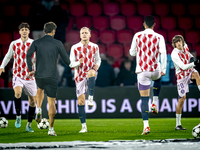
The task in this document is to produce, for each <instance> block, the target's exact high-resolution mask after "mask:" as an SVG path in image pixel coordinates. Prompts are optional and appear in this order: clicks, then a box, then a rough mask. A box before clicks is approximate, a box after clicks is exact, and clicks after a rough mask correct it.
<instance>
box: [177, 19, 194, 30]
mask: <svg viewBox="0 0 200 150" xmlns="http://www.w3.org/2000/svg"><path fill="white" fill-rule="evenodd" d="M178 26H179V28H181V29H184V30H189V29H191V28H192V26H193V19H192V18H191V17H179V18H178Z"/></svg>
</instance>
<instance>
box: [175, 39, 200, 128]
mask: <svg viewBox="0 0 200 150" xmlns="http://www.w3.org/2000/svg"><path fill="white" fill-rule="evenodd" d="M172 46H173V47H174V49H173V51H172V53H171V57H172V61H173V63H174V66H175V69H176V76H177V90H178V105H177V107H176V127H175V130H186V129H185V128H184V127H182V125H181V114H182V109H183V104H184V101H185V99H186V93H188V92H189V87H188V84H190V83H191V80H190V79H194V80H196V84H197V86H198V89H199V90H200V77H199V73H198V71H197V70H195V69H194V68H193V67H194V66H195V65H196V64H197V63H199V60H196V61H194V57H193V55H192V54H190V52H189V48H188V46H187V44H186V43H185V41H184V38H183V37H182V36H181V35H176V36H174V37H173V39H172Z"/></svg>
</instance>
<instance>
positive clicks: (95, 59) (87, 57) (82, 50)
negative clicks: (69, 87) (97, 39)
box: [69, 42, 101, 83]
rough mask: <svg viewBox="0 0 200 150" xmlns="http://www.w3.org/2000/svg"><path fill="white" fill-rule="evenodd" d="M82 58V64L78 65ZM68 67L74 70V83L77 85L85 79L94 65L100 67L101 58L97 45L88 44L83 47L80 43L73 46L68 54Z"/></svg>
mask: <svg viewBox="0 0 200 150" xmlns="http://www.w3.org/2000/svg"><path fill="white" fill-rule="evenodd" d="M80 58H84V62H83V63H81V64H80V63H79V59H80ZM70 62H71V63H70V65H69V66H70V67H71V68H75V74H74V78H75V82H76V83H78V82H80V81H82V80H83V79H84V78H85V77H87V72H88V71H89V70H91V69H93V67H94V65H95V64H97V65H98V66H100V64H101V58H100V56H99V47H98V45H97V44H94V43H92V42H89V43H88V45H84V44H82V43H81V42H79V43H77V44H75V45H73V46H72V48H71V52H70Z"/></svg>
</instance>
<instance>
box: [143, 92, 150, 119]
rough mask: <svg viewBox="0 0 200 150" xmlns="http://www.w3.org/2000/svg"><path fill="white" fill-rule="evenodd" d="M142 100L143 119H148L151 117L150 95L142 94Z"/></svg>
mask: <svg viewBox="0 0 200 150" xmlns="http://www.w3.org/2000/svg"><path fill="white" fill-rule="evenodd" d="M141 100H142V104H141V113H142V118H143V120H148V119H149V106H148V102H149V97H148V96H147V97H142V96H141Z"/></svg>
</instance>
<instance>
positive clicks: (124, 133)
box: [0, 118, 200, 143]
mask: <svg viewBox="0 0 200 150" xmlns="http://www.w3.org/2000/svg"><path fill="white" fill-rule="evenodd" d="M8 121H9V125H8V127H7V128H0V143H18V142H56V141H60V142H61V141H108V140H139V139H145V140H160V139H190V138H193V137H192V128H193V127H194V126H196V125H197V124H199V123H200V118H182V125H183V127H185V128H186V129H187V130H186V131H175V123H176V119H175V118H165V119H163V118H157V119H155V118H150V119H149V124H150V129H151V133H150V134H148V135H141V133H142V130H143V121H142V119H87V120H86V121H87V127H88V132H87V133H82V134H80V133H78V132H79V130H80V129H81V123H80V121H79V119H56V120H55V124H54V129H55V131H56V134H57V137H52V136H48V134H47V132H48V129H46V130H40V129H38V128H37V124H36V122H35V121H33V123H32V128H33V130H34V131H35V132H34V133H28V132H26V131H25V127H26V123H27V120H22V126H21V128H19V129H16V128H15V125H14V124H15V120H8Z"/></svg>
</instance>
